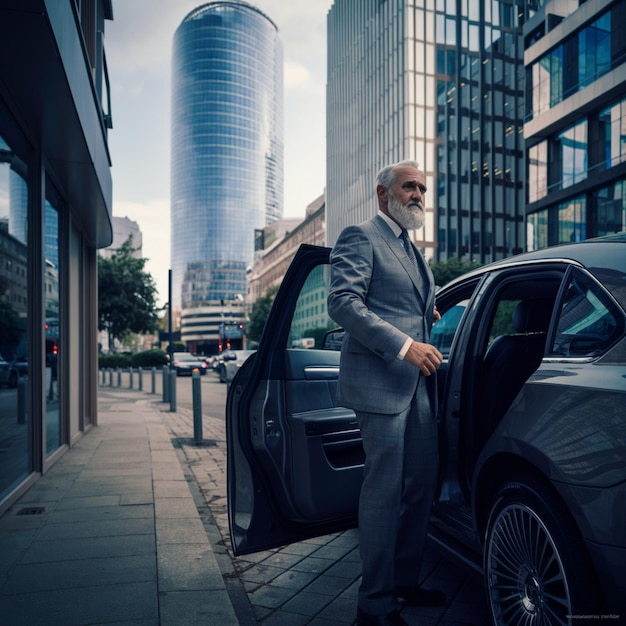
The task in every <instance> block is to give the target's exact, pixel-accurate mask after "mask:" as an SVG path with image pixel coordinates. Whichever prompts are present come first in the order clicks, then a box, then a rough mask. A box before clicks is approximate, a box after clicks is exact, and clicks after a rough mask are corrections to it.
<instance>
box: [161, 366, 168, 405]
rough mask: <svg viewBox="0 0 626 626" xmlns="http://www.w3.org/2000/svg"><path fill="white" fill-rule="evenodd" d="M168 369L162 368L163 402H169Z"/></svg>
mask: <svg viewBox="0 0 626 626" xmlns="http://www.w3.org/2000/svg"><path fill="white" fill-rule="evenodd" d="M168 372H169V368H168V367H167V365H164V366H163V402H169V401H170V385H169V382H170V378H169V374H168Z"/></svg>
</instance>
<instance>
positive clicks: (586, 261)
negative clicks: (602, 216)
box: [448, 232, 626, 285]
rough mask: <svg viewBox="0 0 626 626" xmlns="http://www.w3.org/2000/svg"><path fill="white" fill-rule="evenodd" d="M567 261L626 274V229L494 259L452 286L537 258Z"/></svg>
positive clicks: (538, 259)
mask: <svg viewBox="0 0 626 626" xmlns="http://www.w3.org/2000/svg"><path fill="white" fill-rule="evenodd" d="M550 260H555V261H557V260H563V261H574V262H576V263H578V264H580V265H582V266H583V267H586V268H587V269H589V270H590V271H591V272H592V273H595V272H594V269H597V268H602V269H603V270H607V269H608V270H610V271H613V272H618V273H626V232H624V233H616V234H613V235H605V236H603V237H596V238H594V239H585V240H584V241H577V242H575V243H566V244H560V245H557V246H551V247H549V248H542V249H541V250H534V251H532V252H522V253H521V254H517V255H515V256H510V257H507V258H505V259H500V260H498V261H493V262H492V263H489V264H487V265H483V266H481V267H478V268H476V269H475V270H471V271H469V272H467V273H465V274H463V275H462V276H460V277H459V278H456V279H454V280H452V281H450V282H449V283H448V285H452V284H453V283H456V282H457V281H461V280H463V281H465V280H467V278H468V277H471V276H472V275H475V276H480V275H481V274H483V273H485V272H488V271H490V270H493V269H498V268H501V267H507V266H509V265H521V264H526V263H533V262H535V261H550Z"/></svg>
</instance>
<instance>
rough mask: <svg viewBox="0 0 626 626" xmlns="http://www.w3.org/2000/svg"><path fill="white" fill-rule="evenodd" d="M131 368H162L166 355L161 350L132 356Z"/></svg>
mask: <svg viewBox="0 0 626 626" xmlns="http://www.w3.org/2000/svg"><path fill="white" fill-rule="evenodd" d="M132 364H133V367H162V366H163V365H167V353H166V352H163V350H146V351H145V352H138V353H137V354H133V356H132Z"/></svg>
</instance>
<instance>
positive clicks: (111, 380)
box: [109, 367, 113, 387]
mask: <svg viewBox="0 0 626 626" xmlns="http://www.w3.org/2000/svg"><path fill="white" fill-rule="evenodd" d="M109 387H113V370H112V369H111V368H110V367H109Z"/></svg>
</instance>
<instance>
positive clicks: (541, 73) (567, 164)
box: [524, 0, 626, 250]
mask: <svg viewBox="0 0 626 626" xmlns="http://www.w3.org/2000/svg"><path fill="white" fill-rule="evenodd" d="M524 34H525V41H526V45H527V48H526V53H525V63H526V91H527V99H526V101H527V111H526V124H525V126H524V135H525V137H526V142H527V150H528V206H527V212H528V215H527V223H528V248H529V249H531V250H535V249H539V248H545V247H546V246H550V245H555V244H559V243H567V242H570V241H580V240H582V239H588V238H590V237H595V236H599V235H605V234H609V233H615V232H620V231H624V230H626V2H625V1H624V0H615V1H613V2H611V1H607V0H587V2H584V3H580V4H579V3H572V2H569V3H565V2H554V1H553V2H546V3H545V5H543V6H542V7H541V8H540V10H539V11H538V12H537V14H536V15H535V16H534V17H533V18H532V19H531V20H529V21H528V22H527V23H526V25H525V28H524Z"/></svg>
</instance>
